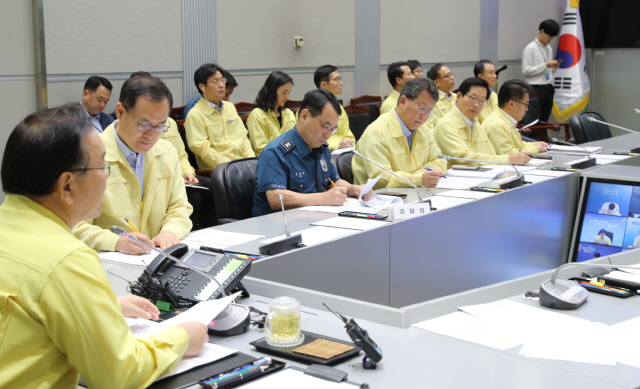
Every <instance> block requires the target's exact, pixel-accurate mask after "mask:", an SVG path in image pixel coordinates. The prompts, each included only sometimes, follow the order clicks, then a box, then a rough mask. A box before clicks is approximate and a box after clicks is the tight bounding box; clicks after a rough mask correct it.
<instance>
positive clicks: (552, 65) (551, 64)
mask: <svg viewBox="0 0 640 389" xmlns="http://www.w3.org/2000/svg"><path fill="white" fill-rule="evenodd" d="M545 64H546V65H547V67H548V68H558V67H560V62H558V61H556V60H555V59H552V60H551V61H547V62H545Z"/></svg>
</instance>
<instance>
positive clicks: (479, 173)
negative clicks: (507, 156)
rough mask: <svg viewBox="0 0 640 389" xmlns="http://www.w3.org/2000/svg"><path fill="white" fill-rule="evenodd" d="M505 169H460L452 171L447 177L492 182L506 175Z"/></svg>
mask: <svg viewBox="0 0 640 389" xmlns="http://www.w3.org/2000/svg"><path fill="white" fill-rule="evenodd" d="M504 172H505V168H504V167H492V168H491V169H487V168H484V167H483V168H480V169H478V170H458V169H450V170H449V171H448V172H447V173H445V175H446V176H447V177H449V176H451V177H469V178H485V179H487V180H491V179H493V178H496V177H498V176H499V175H501V174H504Z"/></svg>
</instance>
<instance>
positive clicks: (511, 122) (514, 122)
mask: <svg viewBox="0 0 640 389" xmlns="http://www.w3.org/2000/svg"><path fill="white" fill-rule="evenodd" d="M497 111H498V114H499V115H500V117H501V118H502V120H504V122H505V123H507V124H509V125H511V127H515V126H516V125H517V124H518V121H517V120H516V119H514V118H512V117H511V115H509V114H508V113H506V112H505V111H504V110H503V109H502V108H498V109H497Z"/></svg>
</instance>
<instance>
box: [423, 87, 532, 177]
mask: <svg viewBox="0 0 640 389" xmlns="http://www.w3.org/2000/svg"><path fill="white" fill-rule="evenodd" d="M488 92H489V85H488V84H487V82H486V81H485V80H482V79H479V78H476V77H471V78H467V79H466V80H464V81H463V82H462V84H460V89H459V92H458V94H457V96H456V106H455V108H454V109H452V110H451V111H449V113H448V114H446V115H445V116H444V117H443V118H442V119H440V120H438V123H437V124H436V129H435V138H436V142H438V146H440V150H442V154H443V155H448V156H451V157H460V158H468V159H481V160H484V161H494V162H507V163H510V164H513V165H524V164H525V163H527V162H529V161H530V160H531V152H529V151H523V152H517V153H514V154H511V155H507V154H497V153H496V150H495V148H494V147H493V144H491V141H490V140H489V137H488V136H487V133H486V131H485V130H484V128H483V127H482V125H481V124H480V123H478V120H477V117H478V115H479V114H480V111H482V108H483V107H484V105H485V103H486V102H487V93H488ZM447 162H448V167H451V166H452V165H485V164H486V163H487V162H470V161H460V160H458V161H456V160H448V161H447ZM489 163H490V162H489Z"/></svg>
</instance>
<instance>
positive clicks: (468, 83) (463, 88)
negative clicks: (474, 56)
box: [458, 77, 491, 99]
mask: <svg viewBox="0 0 640 389" xmlns="http://www.w3.org/2000/svg"><path fill="white" fill-rule="evenodd" d="M472 86H481V87H483V88H485V89H486V90H487V97H486V98H487V99H488V98H489V95H490V94H491V89H489V83H488V82H486V81H485V80H483V79H482V78H478V77H469V78H467V79H466V80H464V81H462V84H460V87H459V88H458V92H460V93H462V95H463V96H465V95H466V94H467V93H469V91H470V90H471V87H472Z"/></svg>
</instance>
